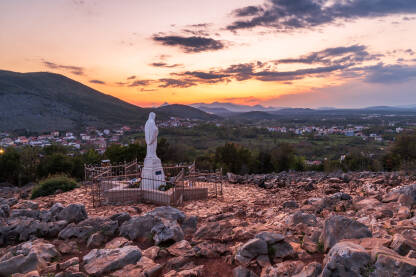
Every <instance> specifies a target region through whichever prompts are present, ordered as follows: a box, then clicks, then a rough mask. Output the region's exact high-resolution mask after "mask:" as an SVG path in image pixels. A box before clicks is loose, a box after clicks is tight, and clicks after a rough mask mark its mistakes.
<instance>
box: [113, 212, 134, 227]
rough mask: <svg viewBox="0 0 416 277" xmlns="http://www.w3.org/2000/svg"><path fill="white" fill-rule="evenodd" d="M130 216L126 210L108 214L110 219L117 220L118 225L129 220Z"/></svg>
mask: <svg viewBox="0 0 416 277" xmlns="http://www.w3.org/2000/svg"><path fill="white" fill-rule="evenodd" d="M130 218H131V216H130V214H129V213H126V212H123V213H118V214H114V215H112V216H110V220H114V221H117V223H118V225H119V226H121V224H123V223H124V222H126V221H128V220H130Z"/></svg>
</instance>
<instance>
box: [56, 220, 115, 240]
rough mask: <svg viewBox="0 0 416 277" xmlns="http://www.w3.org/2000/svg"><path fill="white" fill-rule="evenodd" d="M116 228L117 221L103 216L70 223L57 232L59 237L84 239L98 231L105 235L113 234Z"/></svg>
mask: <svg viewBox="0 0 416 277" xmlns="http://www.w3.org/2000/svg"><path fill="white" fill-rule="evenodd" d="M117 229H118V223H117V221H113V220H110V219H108V218H104V217H91V218H88V219H85V220H84V221H82V222H80V223H78V224H75V223H71V224H69V225H68V226H66V227H65V229H63V230H62V231H61V232H59V238H60V239H64V240H66V239H70V238H77V239H81V240H84V241H86V240H87V239H88V238H89V237H90V235H92V234H94V233H96V232H100V233H101V234H102V235H104V236H106V237H111V236H114V235H115V233H116V231H117Z"/></svg>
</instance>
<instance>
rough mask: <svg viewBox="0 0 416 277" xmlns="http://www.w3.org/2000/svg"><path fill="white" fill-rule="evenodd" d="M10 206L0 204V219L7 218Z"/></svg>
mask: <svg viewBox="0 0 416 277" xmlns="http://www.w3.org/2000/svg"><path fill="white" fill-rule="evenodd" d="M9 215H10V206H9V205H7V204H0V217H4V218H5V217H9Z"/></svg>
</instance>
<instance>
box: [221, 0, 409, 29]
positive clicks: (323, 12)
mask: <svg viewBox="0 0 416 277" xmlns="http://www.w3.org/2000/svg"><path fill="white" fill-rule="evenodd" d="M409 13H416V1H414V0H397V1H391V0H345V1H333V0H267V1H265V3H264V5H261V6H247V7H243V8H240V9H237V10H235V11H234V12H233V14H234V16H235V18H236V20H235V21H234V22H232V23H231V24H230V25H228V26H227V29H228V30H232V31H235V30H240V29H251V28H255V27H259V26H262V27H268V28H274V29H276V30H278V31H289V30H294V29H300V28H312V27H315V26H320V25H323V24H328V23H334V22H335V21H336V20H338V19H341V20H349V19H357V18H369V17H379V16H386V15H393V14H409Z"/></svg>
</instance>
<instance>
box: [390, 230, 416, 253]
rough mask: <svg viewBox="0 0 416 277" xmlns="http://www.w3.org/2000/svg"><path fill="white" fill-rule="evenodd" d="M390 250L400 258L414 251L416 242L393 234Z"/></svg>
mask: <svg viewBox="0 0 416 277" xmlns="http://www.w3.org/2000/svg"><path fill="white" fill-rule="evenodd" d="M390 248H391V249H393V250H394V251H396V252H397V253H398V254H400V255H402V256H406V255H407V253H409V251H410V250H414V251H416V241H413V240H409V239H407V238H405V237H404V236H403V235H401V234H394V236H393V240H392V242H391V244H390Z"/></svg>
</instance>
